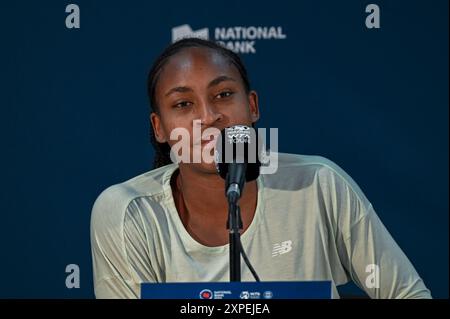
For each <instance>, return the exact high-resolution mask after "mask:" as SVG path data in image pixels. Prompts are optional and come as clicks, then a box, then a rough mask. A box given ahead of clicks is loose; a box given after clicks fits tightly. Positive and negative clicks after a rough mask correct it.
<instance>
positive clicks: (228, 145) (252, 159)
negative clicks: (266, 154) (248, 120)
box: [214, 125, 262, 182]
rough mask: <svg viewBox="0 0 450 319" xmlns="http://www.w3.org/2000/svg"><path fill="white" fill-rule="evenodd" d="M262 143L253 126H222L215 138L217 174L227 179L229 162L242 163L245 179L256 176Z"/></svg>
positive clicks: (259, 165)
mask: <svg viewBox="0 0 450 319" xmlns="http://www.w3.org/2000/svg"><path fill="white" fill-rule="evenodd" d="M261 147H262V143H261V142H260V141H259V140H258V134H257V132H256V130H255V129H254V128H253V127H250V126H246V125H234V126H230V127H227V128H224V129H223V130H222V131H221V132H220V135H219V136H218V138H217V142H216V148H215V156H214V159H215V163H216V168H217V171H218V173H219V175H220V176H221V177H222V178H223V179H225V180H227V175H228V173H229V168H230V164H233V165H234V164H244V169H245V181H246V182H249V181H253V180H255V179H257V178H258V176H259V170H260V167H261V162H260V161H259V155H260V150H261Z"/></svg>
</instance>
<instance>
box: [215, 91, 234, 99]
mask: <svg viewBox="0 0 450 319" xmlns="http://www.w3.org/2000/svg"><path fill="white" fill-rule="evenodd" d="M232 95H233V92H231V91H224V92H220V93H219V94H217V95H216V98H218V99H223V98H226V97H230V96H232Z"/></svg>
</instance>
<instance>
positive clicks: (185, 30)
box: [172, 24, 209, 43]
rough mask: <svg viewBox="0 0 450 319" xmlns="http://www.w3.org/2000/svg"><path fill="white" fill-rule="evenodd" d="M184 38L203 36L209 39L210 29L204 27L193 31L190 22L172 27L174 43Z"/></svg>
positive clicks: (202, 37)
mask: <svg viewBox="0 0 450 319" xmlns="http://www.w3.org/2000/svg"><path fill="white" fill-rule="evenodd" d="M183 38H201V39H205V40H208V39H209V30H208V28H203V29H199V30H196V31H193V30H192V29H191V27H190V26H189V25H188V24H183V25H180V26H178V27H175V28H172V43H174V42H176V41H178V40H181V39H183Z"/></svg>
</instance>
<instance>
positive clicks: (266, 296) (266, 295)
mask: <svg viewBox="0 0 450 319" xmlns="http://www.w3.org/2000/svg"><path fill="white" fill-rule="evenodd" d="M263 297H264V298H265V299H272V297H273V293H272V292H271V291H270V290H267V291H264V293H263Z"/></svg>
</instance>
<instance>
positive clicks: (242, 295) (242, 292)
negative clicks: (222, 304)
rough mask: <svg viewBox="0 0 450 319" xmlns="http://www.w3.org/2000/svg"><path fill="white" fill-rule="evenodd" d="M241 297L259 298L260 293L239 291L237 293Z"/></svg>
mask: <svg viewBox="0 0 450 319" xmlns="http://www.w3.org/2000/svg"><path fill="white" fill-rule="evenodd" d="M239 298H241V299H261V293H260V292H259V291H241V293H240V294H239Z"/></svg>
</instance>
